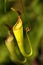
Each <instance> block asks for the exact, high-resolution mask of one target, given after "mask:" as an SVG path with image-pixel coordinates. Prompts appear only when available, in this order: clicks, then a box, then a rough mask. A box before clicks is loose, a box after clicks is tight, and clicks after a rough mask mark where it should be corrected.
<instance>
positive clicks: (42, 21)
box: [0, 0, 43, 65]
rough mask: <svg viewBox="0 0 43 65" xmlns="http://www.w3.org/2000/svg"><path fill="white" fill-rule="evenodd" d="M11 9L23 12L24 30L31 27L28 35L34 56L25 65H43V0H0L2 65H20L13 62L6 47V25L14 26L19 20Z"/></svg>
mask: <svg viewBox="0 0 43 65" xmlns="http://www.w3.org/2000/svg"><path fill="white" fill-rule="evenodd" d="M11 7H13V8H15V9H16V10H19V11H20V12H21V19H22V21H23V26H24V28H26V27H27V26H28V27H30V26H31V31H30V32H29V33H28V35H29V38H30V41H31V45H32V50H33V54H32V56H31V57H29V58H27V62H26V63H25V64H24V65H36V64H37V65H43V0H0V65H9V64H12V65H14V64H15V65H19V64H17V63H15V62H12V61H11V59H10V57H9V51H8V49H7V48H6V45H5V38H6V37H7V35H8V29H7V27H6V26H4V24H9V25H11V26H13V25H14V24H15V23H16V22H17V18H18V14H17V12H13V11H11ZM25 44H27V40H26V43H25ZM26 49H27V48H26ZM21 58H22V57H21ZM22 65H23V64H22Z"/></svg>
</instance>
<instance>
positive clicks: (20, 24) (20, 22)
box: [13, 18, 22, 30]
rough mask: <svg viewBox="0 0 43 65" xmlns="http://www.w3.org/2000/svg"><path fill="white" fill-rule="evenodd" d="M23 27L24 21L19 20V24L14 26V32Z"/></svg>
mask: <svg viewBox="0 0 43 65" xmlns="http://www.w3.org/2000/svg"><path fill="white" fill-rule="evenodd" d="M21 26H22V21H21V19H20V18H19V19H18V21H17V23H16V24H15V25H14V27H13V29H14V30H18V29H19V28H21Z"/></svg>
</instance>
